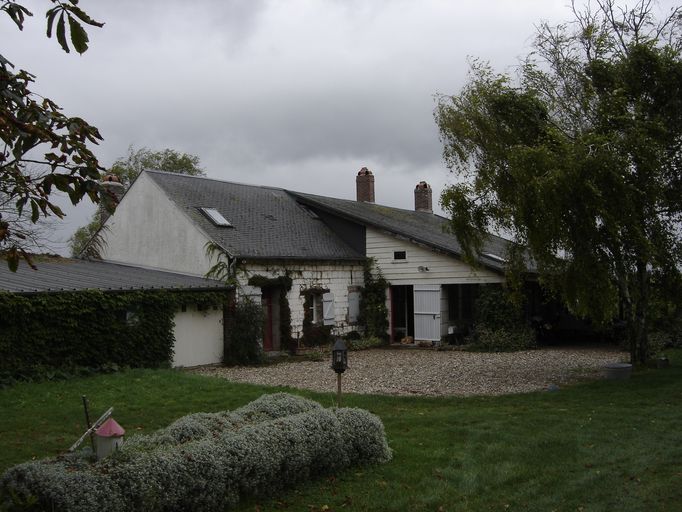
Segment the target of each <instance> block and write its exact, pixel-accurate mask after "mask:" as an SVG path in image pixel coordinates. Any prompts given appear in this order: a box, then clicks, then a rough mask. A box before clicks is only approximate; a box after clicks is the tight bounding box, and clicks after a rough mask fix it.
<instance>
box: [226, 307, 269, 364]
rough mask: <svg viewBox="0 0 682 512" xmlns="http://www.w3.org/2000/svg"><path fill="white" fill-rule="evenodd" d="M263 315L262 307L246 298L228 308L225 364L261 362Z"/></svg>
mask: <svg viewBox="0 0 682 512" xmlns="http://www.w3.org/2000/svg"><path fill="white" fill-rule="evenodd" d="M264 315H265V313H264V312H263V307H262V306H261V305H260V304H257V303H255V302H254V301H252V300H250V299H248V298H246V299H242V300H240V301H239V302H237V303H235V304H232V305H231V306H230V314H229V320H228V322H227V323H226V324H225V330H224V344H225V350H224V351H223V362H224V363H225V364H228V365H236V364H257V363H260V362H262V361H263V347H262V345H261V342H262V340H263V325H264V323H265V316H264Z"/></svg>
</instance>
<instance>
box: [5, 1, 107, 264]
mask: <svg viewBox="0 0 682 512" xmlns="http://www.w3.org/2000/svg"><path fill="white" fill-rule="evenodd" d="M51 2H52V3H53V4H54V6H53V7H52V8H50V9H49V10H48V11H47V12H46V18H47V37H52V33H53V30H54V33H55V35H56V38H57V42H58V43H59V45H60V46H61V47H62V49H63V50H64V51H65V52H67V53H69V51H70V49H71V48H72V49H74V50H76V52H78V53H81V54H82V53H83V52H85V51H86V50H87V49H88V36H87V33H86V31H85V29H84V28H83V24H85V25H90V26H93V27H101V26H102V25H103V24H102V23H99V22H97V21H95V20H93V19H92V18H90V16H88V14H86V13H85V12H84V11H83V10H82V9H81V8H80V7H78V5H77V4H78V0H69V1H60V0H51ZM0 12H2V13H4V14H6V15H8V16H9V18H10V19H11V21H13V22H14V23H15V24H16V26H17V27H18V28H19V30H23V28H24V22H25V20H26V18H27V17H30V16H33V14H32V13H31V11H29V10H28V9H27V8H26V7H25V6H23V5H22V4H20V3H18V2H16V1H13V0H4V1H3V0H0ZM34 79H35V76H34V75H32V74H31V73H29V72H27V71H25V70H23V69H22V70H19V71H18V72H15V68H14V65H13V64H12V63H11V62H10V61H9V60H7V59H6V58H5V57H3V56H2V55H0V139H1V140H2V143H3V144H2V147H1V148H0V205H2V206H3V208H2V209H1V210H0V253H3V254H4V255H5V257H6V258H7V262H8V265H9V267H10V268H11V269H12V270H16V269H17V266H18V264H19V260H20V258H21V257H22V256H23V257H24V259H26V261H27V262H29V263H30V258H29V255H28V254H27V251H26V241H27V239H29V238H30V237H31V235H32V233H31V229H30V227H28V228H27V220H28V221H29V222H30V223H33V224H35V223H36V222H37V221H38V220H39V219H40V218H41V217H51V216H56V217H58V218H62V217H63V216H64V213H63V212H62V211H61V210H60V208H59V207H58V206H57V205H56V204H55V203H54V202H53V199H52V193H53V191H54V189H57V190H59V191H61V192H64V193H66V194H68V196H69V198H70V199H71V202H72V203H73V204H76V203H78V202H79V201H80V200H81V199H82V198H83V197H84V196H85V195H87V196H88V197H89V198H90V199H91V200H92V201H94V202H97V201H98V200H99V188H98V185H97V181H98V179H99V176H100V173H99V171H100V170H101V169H102V168H101V167H100V165H99V162H98V161H97V157H96V156H95V155H94V154H93V153H92V151H91V149H90V144H97V143H98V141H100V140H101V139H102V137H101V136H100V134H99V131H98V130H97V128H95V127H94V126H91V125H89V124H88V123H87V122H85V121H84V120H83V119H81V118H79V117H70V116H67V115H65V114H64V113H62V111H61V109H60V108H59V106H58V105H57V104H56V103H55V102H53V101H52V100H50V99H48V98H44V97H42V96H39V95H37V94H35V93H33V92H32V91H31V90H30V88H29V87H30V84H31V83H32V82H33V81H34ZM29 165H30V166H31V167H32V168H33V169H36V168H37V169H38V172H31V169H29V168H28V166H29ZM29 210H30V213H29Z"/></svg>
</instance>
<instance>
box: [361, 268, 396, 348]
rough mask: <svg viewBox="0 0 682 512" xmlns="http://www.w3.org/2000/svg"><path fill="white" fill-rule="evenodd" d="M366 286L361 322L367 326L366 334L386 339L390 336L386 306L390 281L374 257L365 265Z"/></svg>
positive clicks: (363, 290) (362, 302)
mask: <svg viewBox="0 0 682 512" xmlns="http://www.w3.org/2000/svg"><path fill="white" fill-rule="evenodd" d="M363 276H364V279H365V286H364V288H363V289H362V297H361V299H360V318H359V323H360V325H361V326H363V327H364V328H365V336H376V337H377V338H379V339H382V340H384V341H386V340H387V338H388V334H387V331H388V308H387V307H386V288H388V286H389V284H390V283H389V282H388V281H387V280H386V279H385V278H384V276H383V274H382V273H381V269H380V268H379V267H377V266H376V262H375V261H374V258H367V259H366V260H365V262H364V265H363Z"/></svg>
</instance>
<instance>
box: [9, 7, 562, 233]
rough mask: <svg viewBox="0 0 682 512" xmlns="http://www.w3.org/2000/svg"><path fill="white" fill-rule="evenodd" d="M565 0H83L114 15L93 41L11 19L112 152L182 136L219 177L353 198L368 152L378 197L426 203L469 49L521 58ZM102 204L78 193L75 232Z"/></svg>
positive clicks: (49, 88)
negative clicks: (447, 110) (60, 37)
mask: <svg viewBox="0 0 682 512" xmlns="http://www.w3.org/2000/svg"><path fill="white" fill-rule="evenodd" d="M566 3H567V2H566V1H565V0H520V1H517V2H509V1H508V0H488V1H486V2H444V1H439V0H433V1H427V0H425V1H421V2H414V1H408V0H395V1H372V2H366V1H360V0H352V1H346V0H343V1H341V0H329V1H312V0H309V1H306V0H292V1H286V2H285V1H274V0H273V1H265V0H262V1H261V0H258V1H253V0H251V1H242V0H228V1H221V0H211V1H202V2H186V1H179V0H167V1H160V0H158V1H147V2H141V1H139V0H118V1H116V2H95V1H85V0H83V1H82V2H81V4H79V5H81V6H82V7H83V8H84V9H86V10H87V11H88V12H89V13H90V14H91V15H92V16H94V17H95V18H96V19H99V20H102V21H105V22H106V25H105V27H104V28H103V29H102V30H96V29H91V30H90V31H89V34H90V40H91V49H90V50H89V51H88V52H87V53H86V54H84V55H83V56H80V57H79V56H76V55H73V54H71V55H65V54H63V52H61V50H60V49H59V47H58V45H57V43H56V41H53V40H47V39H46V38H45V36H44V25H43V23H44V18H43V16H42V13H40V12H36V16H35V17H34V18H33V19H31V20H30V23H29V24H28V25H27V27H26V29H25V31H24V32H23V33H19V32H18V31H17V30H15V29H13V27H12V26H11V25H10V24H9V23H10V22H9V20H6V19H1V18H0V30H1V31H2V34H3V50H2V52H3V54H5V55H6V56H7V57H9V58H10V60H14V61H16V63H17V64H18V65H19V67H22V68H26V69H28V70H30V71H32V72H34V73H36V75H37V77H38V78H37V84H36V90H38V91H40V92H41V93H42V94H45V95H46V96H48V97H50V98H52V99H55V100H57V102H58V103H59V104H61V105H62V106H63V107H64V108H65V110H66V111H67V112H68V113H73V114H77V115H80V116H82V117H84V118H85V119H87V120H88V121H90V122H92V123H93V124H95V125H96V126H98V127H99V128H100V130H101V132H102V134H103V136H104V137H105V141H104V143H103V144H102V145H101V147H100V148H99V149H98V152H99V153H98V154H99V155H100V158H101V161H102V162H103V163H104V164H105V165H110V164H111V163H112V162H113V161H114V160H115V159H116V158H117V157H119V156H122V155H125V153H126V151H127V147H128V145H130V144H134V145H135V146H136V147H143V146H147V147H150V148H152V149H162V148H166V147H170V148H174V149H177V150H180V151H185V152H189V153H193V154H196V155H198V156H199V157H200V158H201V160H202V163H203V165H204V167H205V168H206V170H207V172H208V174H209V176H211V177H215V178H219V179H226V180H236V181H243V182H248V183H257V184H270V185H275V186H284V187H289V188H294V189H298V190H302V191H306V192H312V193H319V194H328V195H335V196H339V197H347V198H352V197H353V196H354V193H355V192H354V177H355V173H356V172H357V170H358V169H359V168H360V167H362V166H365V165H366V166H369V167H370V168H371V169H372V170H373V171H374V172H375V174H376V176H377V200H378V201H379V202H382V203H385V204H391V205H393V206H402V207H405V208H411V207H412V206H413V205H412V191H413V189H414V185H415V184H416V183H417V182H418V181H420V180H422V179H426V180H427V181H429V182H430V183H431V184H432V187H433V189H434V194H435V195H436V196H437V195H438V194H439V192H440V190H441V189H442V187H443V186H445V185H446V184H447V183H448V181H449V180H450V179H451V176H450V175H449V174H448V172H447V170H446V169H445V168H444V166H443V163H442V159H441V151H442V148H441V145H440V142H439V140H438V132H437V129H436V126H435V124H434V121H433V108H434V99H433V95H434V94H436V93H446V94H447V93H454V92H456V91H457V90H458V89H459V88H460V87H461V86H462V84H463V83H464V81H465V79H466V73H467V69H468V64H467V57H469V56H478V57H481V58H483V59H488V60H490V61H491V62H492V63H493V65H494V66H495V67H497V68H498V69H501V70H504V69H507V68H508V67H510V66H514V65H515V64H516V63H517V61H518V57H520V56H523V55H525V54H527V53H528V50H529V42H530V36H531V35H532V33H533V30H534V29H533V26H534V24H536V23H538V22H539V21H540V20H541V19H547V20H549V21H550V22H559V21H561V20H565V19H568V18H570V13H569V10H568V8H567V7H566ZM5 36H6V37H5ZM92 210H93V207H92V206H87V205H83V206H80V207H79V208H78V209H75V210H74V209H70V210H69V222H68V223H67V224H66V225H65V229H64V230H62V232H61V233H62V235H61V236H62V238H67V237H68V234H70V232H72V231H73V230H74V229H75V227H76V226H77V225H79V224H83V223H84V222H85V221H86V220H87V217H88V216H89V215H90V214H91V212H92Z"/></svg>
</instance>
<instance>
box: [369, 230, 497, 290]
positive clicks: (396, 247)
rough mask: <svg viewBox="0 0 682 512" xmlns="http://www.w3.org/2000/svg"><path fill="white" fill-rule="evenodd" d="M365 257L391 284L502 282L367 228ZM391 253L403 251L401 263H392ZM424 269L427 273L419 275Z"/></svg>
mask: <svg viewBox="0 0 682 512" xmlns="http://www.w3.org/2000/svg"><path fill="white" fill-rule="evenodd" d="M366 241H367V257H370V258H374V259H375V261H376V264H377V266H378V267H379V268H380V269H381V272H382V273H383V275H384V277H385V278H386V279H387V280H388V282H390V283H391V284H392V285H415V284H441V285H442V284H463V283H470V284H473V283H502V282H504V276H503V275H500V274H496V273H495V272H492V271H490V270H487V269H485V268H477V269H474V268H473V267H471V266H470V265H467V264H466V263H464V262H463V261H461V260H459V259H457V258H455V257H454V256H449V255H446V254H442V253H439V252H436V251H433V250H430V249H428V248H426V247H423V246H421V245H418V244H416V243H413V242H410V241H408V240H403V239H399V238H397V237H394V236H391V235H389V234H386V233H383V232H381V231H378V230H376V229H372V228H367V239H366ZM395 251H405V253H406V255H407V258H406V259H405V260H394V259H393V253H394V252H395ZM419 267H426V268H428V269H429V270H428V271H427V272H420V271H419V270H418V269H419Z"/></svg>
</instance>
